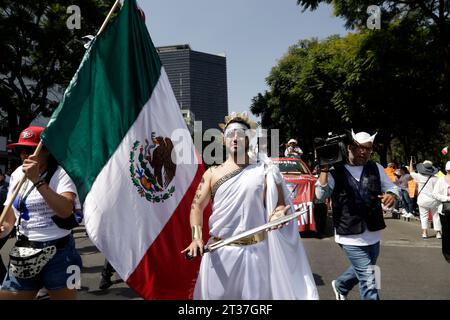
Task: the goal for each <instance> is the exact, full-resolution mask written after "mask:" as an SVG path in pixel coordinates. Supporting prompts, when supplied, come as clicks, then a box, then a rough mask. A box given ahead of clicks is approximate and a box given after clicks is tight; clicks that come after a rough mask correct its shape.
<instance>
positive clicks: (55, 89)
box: [0, 0, 114, 140]
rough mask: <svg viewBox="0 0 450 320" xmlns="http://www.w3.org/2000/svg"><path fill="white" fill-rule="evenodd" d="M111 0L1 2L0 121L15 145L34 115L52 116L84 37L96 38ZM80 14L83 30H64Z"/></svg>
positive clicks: (4, 0) (82, 50)
mask: <svg viewBox="0 0 450 320" xmlns="http://www.w3.org/2000/svg"><path fill="white" fill-rule="evenodd" d="M113 3H114V1H113V0H100V1H96V0H78V1H74V0H59V1H32V0H23V1H11V0H0V111H1V114H0V117H2V118H7V119H8V126H9V128H8V131H9V133H10V134H11V138H12V139H13V140H16V138H17V135H18V133H19V132H20V131H21V130H22V129H24V128H25V127H27V126H28V125H29V123H30V121H31V120H32V119H33V118H34V117H36V116H37V115H38V114H42V113H43V114H45V113H49V112H51V111H52V109H54V108H55V106H56V105H57V101H58V100H59V97H60V96H61V95H62V89H63V88H64V87H66V86H67V85H68V83H69V82H70V80H71V78H72V76H73V75H74V73H75V71H76V69H77V68H78V65H79V63H80V61H81V58H82V57H83V55H84V52H85V48H84V47H83V41H82V39H81V38H82V37H83V36H85V35H88V34H96V32H97V30H98V29H99V28H100V25H101V24H102V22H103V20H104V19H105V17H106V15H107V13H108V11H109V9H110V8H111V6H112V4H113ZM71 5H77V6H79V8H80V9H81V29H69V28H68V27H67V25H66V22H67V19H68V18H69V17H70V15H71V13H70V12H69V13H67V8H68V7H69V6H71Z"/></svg>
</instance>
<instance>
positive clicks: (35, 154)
mask: <svg viewBox="0 0 450 320" xmlns="http://www.w3.org/2000/svg"><path fill="white" fill-rule="evenodd" d="M119 4H120V0H116V2H115V3H114V5H113V6H112V8H111V10H109V13H108V15H107V16H106V18H105V21H103V24H102V26H101V27H100V29H99V30H98V32H97V36H98V35H99V34H100V33H102V32H103V30H105V28H106V25H107V24H108V22H109V20H110V19H111V16H112V14H113V13H114V11H115V10H116V8H117V6H118V5H119ZM42 147H43V144H42V141H39V144H38V146H37V147H36V150H34V153H33V156H38V155H39V153H40V152H41V149H42ZM26 180H27V177H26V176H25V175H24V176H23V177H22V179H21V180H20V182H19V183H18V184H17V185H16V186H15V187H14V191H13V193H12V194H11V196H10V198H9V199H8V201H7V204H6V205H5V207H4V208H3V211H2V214H1V216H0V225H1V224H2V223H3V221H4V220H5V218H6V213H7V212H8V211H9V209H10V208H11V206H12V204H13V202H14V199H15V198H16V197H17V194H18V193H19V190H20V188H21V187H22V185H23V184H24V183H25V181H26Z"/></svg>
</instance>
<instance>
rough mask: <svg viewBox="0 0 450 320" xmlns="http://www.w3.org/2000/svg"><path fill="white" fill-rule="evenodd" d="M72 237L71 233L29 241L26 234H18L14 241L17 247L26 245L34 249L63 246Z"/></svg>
mask: <svg viewBox="0 0 450 320" xmlns="http://www.w3.org/2000/svg"><path fill="white" fill-rule="evenodd" d="M70 239H72V234H68V235H67V236H65V237H62V238H59V239H56V240H50V241H30V240H28V237H27V236H24V235H22V234H21V235H19V237H18V240H17V242H16V246H17V247H28V248H34V249H42V248H45V247H49V246H56V249H62V248H64V247H65V246H66V245H67V244H68V243H69V241H70Z"/></svg>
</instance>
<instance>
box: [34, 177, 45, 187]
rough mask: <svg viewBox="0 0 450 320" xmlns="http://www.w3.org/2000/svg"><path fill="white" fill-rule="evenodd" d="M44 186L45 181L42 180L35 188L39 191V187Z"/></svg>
mask: <svg viewBox="0 0 450 320" xmlns="http://www.w3.org/2000/svg"><path fill="white" fill-rule="evenodd" d="M44 184H45V180H44V179H41V180H39V181H38V182H36V183H35V184H34V187H35V188H36V189H39V187H40V186H42V185H44Z"/></svg>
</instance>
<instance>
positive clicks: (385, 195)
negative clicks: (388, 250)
mask: <svg viewBox="0 0 450 320" xmlns="http://www.w3.org/2000/svg"><path fill="white" fill-rule="evenodd" d="M375 135H376V134H374V135H372V136H371V135H369V134H368V133H366V132H359V133H357V134H355V133H354V132H353V130H352V138H353V140H352V141H351V142H350V143H349V145H347V151H348V155H347V157H348V158H347V161H346V163H345V164H344V163H339V164H334V166H333V168H331V169H329V166H328V165H326V166H323V167H322V169H321V173H320V175H319V179H318V181H317V183H316V197H317V198H318V199H324V198H326V197H330V196H331V200H332V209H333V222H334V227H335V241H336V242H337V243H338V244H339V246H340V247H341V248H342V249H343V251H344V252H345V254H346V255H347V257H348V259H349V261H350V263H351V266H350V267H349V268H348V269H347V270H346V271H345V272H344V273H343V274H341V275H340V276H339V277H338V278H337V279H336V280H333V281H332V283H331V285H332V288H333V290H334V293H335V295H336V300H346V298H347V295H348V293H349V291H350V290H351V289H352V288H353V287H354V286H355V285H357V284H358V283H359V289H360V295H361V298H362V299H364V300H378V299H379V294H378V290H377V285H376V273H375V272H376V268H377V266H376V265H375V264H376V261H377V258H378V255H379V251H380V240H381V230H382V229H384V228H385V227H386V225H385V223H384V218H383V211H382V206H385V207H388V208H390V207H392V206H393V205H394V203H395V200H396V199H398V197H399V193H398V188H397V187H396V186H395V185H394V184H393V183H392V181H391V180H390V179H389V178H388V176H387V175H386V173H385V171H384V168H383V167H382V166H381V165H380V164H378V163H375V162H374V161H371V160H369V158H370V156H371V154H372V150H373V149H372V148H373V141H374V139H375Z"/></svg>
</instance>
